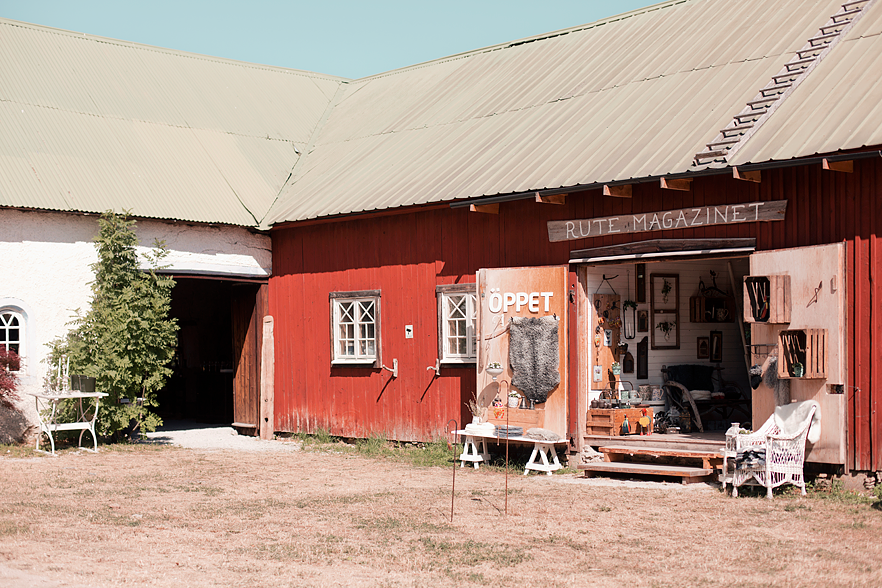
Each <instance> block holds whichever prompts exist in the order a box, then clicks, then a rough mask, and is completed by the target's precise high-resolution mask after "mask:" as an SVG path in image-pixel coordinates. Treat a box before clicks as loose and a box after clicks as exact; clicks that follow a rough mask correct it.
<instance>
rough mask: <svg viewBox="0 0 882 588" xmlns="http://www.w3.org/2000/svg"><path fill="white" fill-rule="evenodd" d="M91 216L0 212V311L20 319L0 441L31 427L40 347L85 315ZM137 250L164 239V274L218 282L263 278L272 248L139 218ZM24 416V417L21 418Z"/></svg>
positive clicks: (223, 229)
mask: <svg viewBox="0 0 882 588" xmlns="http://www.w3.org/2000/svg"><path fill="white" fill-rule="evenodd" d="M97 233H98V217H97V216H95V215H79V214H67V213H56V212H46V211H21V210H9V209H8V210H2V211H0V259H3V260H5V263H4V267H5V268H6V271H5V272H4V275H3V278H2V279H0V307H2V308H7V307H13V308H17V309H20V310H21V311H24V314H25V315H26V319H27V321H26V325H25V328H26V330H25V341H24V345H23V354H22V355H23V356H24V367H23V369H22V372H21V374H20V385H19V395H20V396H21V397H22V399H23V400H22V402H21V403H20V405H19V408H20V409H21V410H22V414H21V415H15V414H12V412H11V411H6V410H0V442H8V441H10V440H11V439H14V438H15V437H16V436H18V435H20V433H21V430H22V427H27V426H28V424H33V423H35V422H36V411H35V408H34V399H33V398H32V397H30V396H27V392H36V391H39V390H41V389H42V388H43V378H44V376H45V374H46V373H47V368H48V366H46V365H45V364H44V363H43V361H44V359H45V357H46V355H47V352H48V347H47V344H48V343H50V342H51V341H53V340H54V339H56V338H58V337H61V336H63V335H64V334H65V333H66V332H67V331H68V330H69V329H70V321H71V320H72V319H73V318H74V317H75V314H76V311H77V309H79V310H81V311H83V312H85V311H86V309H87V308H88V306H89V300H90V298H91V288H90V283H91V282H92V280H93V279H94V273H93V272H92V269H91V265H92V264H94V263H95V262H96V261H97V253H96V250H95V245H94V242H93V239H94V237H95V236H96V235H97ZM136 233H137V235H138V239H139V242H140V245H141V246H140V247H139V251H140V252H142V253H143V252H145V251H147V250H148V248H149V247H150V246H152V245H153V242H154V240H155V239H157V238H158V239H162V240H165V242H166V246H167V247H168V249H169V252H170V254H169V256H168V257H167V258H166V260H165V263H166V264H167V265H169V266H170V267H169V270H168V271H172V272H179V273H199V274H209V275H218V276H238V277H242V276H268V275H269V274H270V273H271V271H272V266H271V244H270V243H271V242H270V238H269V237H268V236H266V235H261V234H254V233H251V232H249V231H248V230H246V229H244V228H241V227H231V226H204V225H194V224H188V223H175V222H163V221H152V220H144V221H139V222H138V223H137V225H136ZM22 415H23V416H22Z"/></svg>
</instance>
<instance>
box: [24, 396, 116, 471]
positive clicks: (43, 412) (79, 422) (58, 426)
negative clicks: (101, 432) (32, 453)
mask: <svg viewBox="0 0 882 588" xmlns="http://www.w3.org/2000/svg"><path fill="white" fill-rule="evenodd" d="M28 394H30V395H31V396H33V397H34V400H35V402H36V405H37V415H38V416H39V418H40V433H39V434H38V435H37V447H36V450H37V451H41V452H42V453H49V454H50V455H55V437H54V436H53V434H54V433H56V432H57V431H80V438H79V440H78V441H77V445H78V446H79V448H80V449H83V450H85V451H91V452H93V453H97V452H98V436H97V435H96V434H95V421H97V420H98V406H99V404H100V403H101V399H102V398H104V397H105V396H107V393H105V392H79V391H75V390H71V391H64V392H58V391H50V392H37V393H34V392H29V393H28ZM84 398H94V399H95V406H94V407H90V406H89V405H88V403H87V404H86V406H83V399H84ZM62 400H76V420H75V421H74V422H70V423H59V422H58V416H59V415H58V406H59V405H60V404H61V401H62ZM86 431H89V433H91V434H92V449H88V448H86V447H83V433H85V432H86ZM43 433H46V435H47V436H48V437H49V445H50V447H51V451H43V450H41V449H40V439H41V438H42V437H43Z"/></svg>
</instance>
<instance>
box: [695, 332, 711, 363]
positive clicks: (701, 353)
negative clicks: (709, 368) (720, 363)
mask: <svg viewBox="0 0 882 588" xmlns="http://www.w3.org/2000/svg"><path fill="white" fill-rule="evenodd" d="M695 349H696V354H695V357H696V358H697V359H707V358H709V357H710V337H699V338H698V339H697V340H696V344H695Z"/></svg>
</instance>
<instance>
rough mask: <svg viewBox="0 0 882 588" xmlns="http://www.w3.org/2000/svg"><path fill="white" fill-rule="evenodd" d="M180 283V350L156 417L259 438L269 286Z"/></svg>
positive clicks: (176, 296) (174, 308)
mask: <svg viewBox="0 0 882 588" xmlns="http://www.w3.org/2000/svg"><path fill="white" fill-rule="evenodd" d="M175 282H176V284H175V288H174V290H173V291H172V305H171V316H172V317H173V318H176V319H177V320H178V325H179V327H180V328H179V331H178V347H177V351H176V354H175V359H174V362H173V365H172V369H173V374H172V376H171V378H170V379H169V381H168V383H167V384H166V386H165V388H164V389H163V390H161V391H160V392H159V396H158V399H159V406H158V409H157V413H158V414H159V416H161V417H162V418H163V419H166V420H191V421H196V422H199V423H208V424H227V425H229V424H233V425H234V426H236V427H237V428H238V429H239V430H240V431H241V432H243V433H246V434H255V432H256V428H257V424H258V420H257V419H258V416H257V407H258V403H257V401H258V390H259V371H260V366H259V349H260V341H259V334H260V333H259V330H260V329H259V326H260V321H261V319H262V313H263V309H264V306H265V305H263V304H261V303H260V301H261V300H262V299H263V298H262V297H261V294H262V293H265V289H266V287H265V285H262V284H261V283H256V282H248V281H240V280H235V279H219V278H215V277H182V276H175Z"/></svg>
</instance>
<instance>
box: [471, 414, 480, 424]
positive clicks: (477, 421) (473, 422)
mask: <svg viewBox="0 0 882 588" xmlns="http://www.w3.org/2000/svg"><path fill="white" fill-rule="evenodd" d="M472 424H473V425H480V424H481V417H479V416H472Z"/></svg>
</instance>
